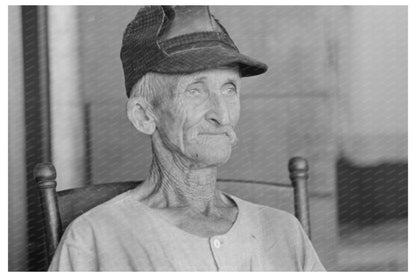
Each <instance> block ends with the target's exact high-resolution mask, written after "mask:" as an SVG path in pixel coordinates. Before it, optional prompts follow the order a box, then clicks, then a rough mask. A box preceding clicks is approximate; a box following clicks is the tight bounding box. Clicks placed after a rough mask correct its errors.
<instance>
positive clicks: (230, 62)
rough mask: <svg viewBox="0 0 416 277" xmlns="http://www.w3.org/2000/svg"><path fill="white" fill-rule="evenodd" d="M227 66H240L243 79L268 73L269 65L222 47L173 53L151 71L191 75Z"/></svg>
mask: <svg viewBox="0 0 416 277" xmlns="http://www.w3.org/2000/svg"><path fill="white" fill-rule="evenodd" d="M227 66H238V67H239V68H240V73H241V77H249V76H255V75H259V74H262V73H264V72H266V70H267V65H266V64H264V63H262V62H260V61H257V60H255V59H253V58H250V57H248V56H246V55H243V54H240V53H238V52H237V51H235V50H232V49H228V48H225V47H221V46H215V47H203V48H194V49H187V50H183V51H180V52H177V53H173V54H171V55H169V56H168V57H166V58H165V59H163V60H162V61H161V62H159V63H158V64H157V65H156V66H155V67H153V68H152V69H151V71H153V72H158V73H167V74H175V73H177V74H190V73H193V72H197V71H202V70H207V69H214V68H220V67H227Z"/></svg>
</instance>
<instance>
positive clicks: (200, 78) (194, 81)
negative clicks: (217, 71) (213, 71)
mask: <svg viewBox="0 0 416 277" xmlns="http://www.w3.org/2000/svg"><path fill="white" fill-rule="evenodd" d="M206 79H207V77H205V76H200V77H197V78H195V79H193V80H192V83H198V82H201V81H205V80H206Z"/></svg>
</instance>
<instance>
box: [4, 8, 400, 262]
mask: <svg viewBox="0 0 416 277" xmlns="http://www.w3.org/2000/svg"><path fill="white" fill-rule="evenodd" d="M137 10H138V7H132V6H124V7H117V6H106V7H98V6H82V7H65V6H59V7H50V8H49V14H50V15H51V16H50V19H51V20H52V19H53V18H55V19H56V20H60V24H62V26H66V28H69V30H59V28H55V29H52V28H51V30H52V33H50V39H52V38H53V37H55V38H58V37H59V35H62V34H63V33H65V38H66V39H67V38H68V36H71V37H72V38H73V42H72V43H71V45H70V47H68V44H67V43H66V42H65V41H64V40H55V41H54V42H53V43H50V46H51V47H55V48H54V49H55V50H66V51H67V52H66V53H65V57H66V59H65V60H67V62H66V63H65V62H64V63H63V64H61V66H67V67H68V68H66V70H65V71H60V70H55V71H54V72H55V74H52V75H51V78H52V79H51V82H52V83H55V84H57V86H56V87H61V88H66V87H71V88H73V89H74V90H77V91H76V93H75V92H74V94H73V95H77V101H79V102H76V103H78V104H77V105H76V107H75V108H76V109H77V111H78V115H77V116H76V117H75V118H71V117H70V116H67V119H71V120H70V122H71V125H59V124H57V125H55V126H56V127H54V129H53V130H52V137H53V138H54V140H53V144H54V145H53V157H54V162H55V161H56V164H55V165H56V167H57V170H58V172H60V171H65V173H67V174H66V176H60V177H59V174H58V178H61V179H59V182H60V183H62V186H60V189H63V188H68V187H73V186H80V185H82V184H83V181H82V180H86V182H87V183H88V184H96V183H102V182H112V181H120V180H137V179H143V178H145V176H146V175H147V172H148V168H149V165H150V159H151V153H150V141H149V138H147V137H146V136H144V135H142V134H140V133H138V132H137V131H135V129H134V128H133V127H132V126H131V125H130V124H129V122H128V120H127V117H126V115H125V103H126V100H127V98H126V95H125V91H124V78H123V75H122V67H121V62H120V59H119V51H120V47H121V39H122V34H123V31H124V28H125V27H126V25H127V23H128V22H129V21H130V20H131V19H132V18H133V17H134V16H135V14H136V12H137ZM211 10H212V12H213V14H215V16H216V17H217V18H218V19H219V20H220V21H221V22H222V23H223V25H224V26H225V27H226V28H227V30H228V32H229V33H230V35H231V37H232V38H233V40H234V41H235V43H236V44H237V46H238V47H239V49H240V51H241V52H242V53H245V54H247V55H250V56H253V57H255V58H257V59H259V60H261V61H264V62H266V63H267V64H268V65H269V70H268V72H267V73H266V74H264V75H260V76H257V77H250V78H245V79H243V91H242V98H241V100H242V114H241V119H240V125H239V126H238V129H237V135H238V137H239V144H238V146H237V147H236V148H235V149H234V151H233V154H232V157H231V159H230V161H229V162H228V163H227V164H226V165H225V166H223V167H222V168H220V171H219V175H220V176H219V177H222V178H241V179H244V178H246V179H256V180H262V181H279V182H288V181H289V180H288V176H287V161H288V159H289V158H290V157H292V156H296V155H301V156H304V157H306V158H307V159H308V160H309V162H310V167H311V170H310V173H311V174H310V187H309V190H310V196H311V199H310V202H311V203H310V204H311V215H312V240H313V243H314V245H315V247H316V249H317V251H318V254H319V256H320V257H321V260H322V262H323V263H324V265H325V266H326V268H327V269H329V270H334V269H341V270H348V269H354V268H358V267H355V266H356V265H353V264H351V263H349V264H348V262H349V261H352V260H354V257H356V259H355V260H354V261H357V263H360V262H361V261H362V260H365V259H366V258H368V257H369V256H371V255H369V254H368V253H369V252H368V251H367V250H368V249H362V248H360V249H358V248H357V249H356V248H353V249H350V248H348V249H346V248H345V245H347V246H350V245H353V244H354V243H355V244H356V245H358V246H360V245H362V244H363V242H362V241H360V242H358V243H356V241H354V242H352V240H348V242H347V243H345V242H344V240H343V239H344V238H343V236H342V234H341V236H340V232H339V229H340V226H341V227H342V228H341V231H342V230H344V229H345V228H344V227H345V226H344V225H339V222H338V209H342V210H341V213H340V214H344V215H346V217H347V218H358V216H357V214H360V213H362V211H368V209H366V208H365V207H366V206H362V203H363V201H366V202H371V201H369V199H370V200H372V199H375V198H374V196H375V195H376V193H375V191H376V190H377V188H376V187H375V186H374V185H373V184H374V181H375V180H379V179H377V178H378V177H377V170H379V169H376V170H369V171H365V173H363V174H364V175H360V174H361V173H357V172H359V171H358V170H357V168H360V169H361V167H363V166H370V167H371V166H373V167H374V166H377V165H379V164H380V163H384V162H390V163H401V165H402V167H401V168H402V169H401V171H392V173H391V174H390V175H389V176H390V177H389V178H390V179H391V181H390V182H389V184H390V185H389V187H390V188H392V189H393V190H392V191H390V192H389V193H390V195H396V196H397V197H394V199H395V200H397V199H399V201H401V202H402V203H406V205H405V206H404V205H402V206H400V208H398V209H399V210H400V209H401V211H402V210H406V209H407V178H406V179H403V176H404V173H403V172H406V173H405V174H406V175H407V27H406V26H407V8H406V7H388V6H385V7H362V6H360V7H343V6H338V7H325V6H293V7H290V6H262V7H248V6H245V7H243V6H234V7H227V6H221V7H211ZM60 14H61V15H62V16H61V17H60V16H59V15H60ZM63 15H65V16H68V15H70V17H69V18H67V20H68V22H67V23H68V24H65V22H62V20H64V16H63ZM10 16H12V17H13V18H14V20H15V21H11V22H12V23H10V25H9V26H14V27H16V26H18V21H19V18H18V14H17V11H15V13H13V11H12V10H9V17H10ZM51 24H52V23H51ZM54 26H55V27H56V26H57V25H54ZM9 28H11V27H9ZM10 30H12V29H10ZM51 30H50V32H51ZM15 32H18V31H15ZM18 40H19V36H17V35H15V36H13V37H11V38H10V37H9V49H13V50H14V49H18V45H19V44H18V43H19V41H18ZM60 43H61V44H65V45H62V46H66V48H65V49H64V48H62V47H60ZM10 46H12V47H10ZM16 47H17V48H16ZM54 49H51V52H50V55H52V56H53V53H58V52H59V51H58V52H57V51H55V52H54ZM13 55H15V56H13ZM13 55H12V56H11V57H12V59H14V60H16V61H17V63H19V60H18V58H19V57H20V56H19V52H13ZM9 58H10V56H9ZM58 58H59V56H58ZM60 62H62V61H60ZM9 64H10V63H9ZM54 64H55V66H56V63H54ZM9 66H10V65H9ZM52 67H53V65H52ZM12 70H17V71H19V70H21V69H19V67H11V68H10V71H9V75H10V74H11V72H13V71H12ZM65 72H72V74H71V78H66V76H65V74H64V73H65ZM59 73H61V74H59ZM74 74H76V76H75V75H74ZM13 78H15V79H16V80H15V82H18V81H17V79H19V78H21V76H20V77H19V75H18V74H17V75H14V77H13ZM74 78H75V79H76V83H77V85H76V86H75V85H74V82H73V80H74ZM66 84H67V85H68V86H66ZM15 89H16V90H19V88H18V87H16V88H14V87H13V88H11V89H9V93H10V91H11V90H15ZM51 93H52V94H53V96H54V97H55V100H54V103H56V104H53V106H52V111H55V112H56V111H57V112H60V111H64V110H67V111H70V110H71V109H74V103H75V102H73V101H72V102H71V101H64V100H65V99H66V98H65V95H64V94H63V93H64V92H63V90H62V89H56V88H55V89H52V92H51ZM16 101H19V100H16ZM67 102H70V103H67ZM9 106H10V105H9ZM13 107H14V108H13V109H12V112H13V114H11V116H10V115H9V122H14V121H10V120H14V119H15V118H18V116H19V112H22V111H21V110H19V108H18V107H19V106H18V105H17V106H16V105H14V106H13ZM81 114H82V116H80V115H81ZM13 116H15V117H13ZM16 116H17V117H16ZM60 116H61V117H62V114H61V115H60ZM54 118H55V120H56V117H54ZM54 118H52V121H53V120H54ZM64 118H65V117H64ZM80 119H82V120H80ZM75 122H76V123H75ZM14 124H15V125H13V126H16V127H17V128H18V126H19V125H18V121H16V123H14ZM55 124H56V123H55ZM63 126H70V128H73V130H74V131H73V132H72V134H77V135H76V136H72V137H68V136H67V137H66V139H69V140H70V141H69V143H67V144H66V145H71V146H70V147H62V144H60V139H58V138H59V137H60V136H61V138H64V139H65V137H62V134H63V132H60V128H62V127H63ZM68 128H69V127H68ZM64 131H65V132H67V131H68V130H64ZM9 133H10V134H11V135H12V134H16V132H15V133H13V132H12V131H10V130H9ZM68 134H71V133H68ZM77 145H79V146H77ZM387 146H388V147H387ZM12 147H21V145H20V144H19V140H16V141H14V142H13V144H12ZM387 148H388V149H387ZM10 149H16V148H10ZM82 151H83V152H84V153H85V155H84V156H82V155H81V156H80V155H79V153H80V152H82ZM74 153H78V154H77V155H76V156H77V157H78V159H79V160H80V163H81V164H85V167H84V168H83V170H79V171H77V170H76V169H73V170H70V169H69V168H68V167H67V166H66V165H65V160H66V159H65V158H64V157H66V156H67V155H70V156H71V157H74V156H75V155H74ZM15 157H17V158H16V159H14V160H13V161H18V157H19V156H15ZM9 159H10V153H9ZM345 161H347V163H345ZM9 164H10V165H11V167H10V165H9V172H10V170H16V171H15V172H16V174H14V175H12V176H13V177H12V179H10V181H9V186H11V185H13V188H14V190H9V192H10V193H9V202H10V203H11V204H10V205H9V212H10V211H13V212H14V211H16V214H17V211H19V210H18V209H17V208H16V207H17V206H16V205H15V206H13V203H12V202H11V201H12V200H13V199H18V195H19V190H20V191H21V192H22V191H24V190H25V188H23V187H21V185H20V186H19V185H18V184H19V181H18V180H19V179H18V178H19V176H21V175H19V174H18V172H20V171H19V170H20V168H21V167H20V166H19V163H18V162H14V163H10V162H9ZM346 168H347V169H348V170H349V171H345V169H346ZM404 168H405V169H406V171H404ZM350 169H352V170H350ZM343 170H344V171H343ZM342 172H343V173H342ZM22 174H23V173H22ZM337 178H338V180H337ZM357 178H358V179H357ZM390 179H389V180H390ZM343 180H344V181H343ZM345 180H347V182H345ZM364 180H365V182H364ZM20 184H21V183H20ZM376 184H377V183H376ZM403 188H405V189H406V193H404V191H403ZM357 191H358V192H359V193H358V195H359V197H357V196H356V195H357ZM362 192H364V193H366V195H367V196H368V197H367V198H366V197H361V196H362V195H363V194H362ZM379 192H380V191H379ZM393 192H394V193H393ZM354 193H355V194H354ZM378 195H380V194H378ZM341 197H342V198H341ZM10 199H11V200H10ZM357 199H358V200H357ZM378 199H380V198H378ZM381 199H383V198H381ZM23 202H24V201H23ZM339 203H340V204H342V205H339ZM377 203H379V204H377V205H379V206H376V207H375V209H372V210H371V211H372V212H370V213H369V216H370V218H371V217H373V215H374V213H377V212H379V211H382V210H386V209H388V199H383V200H382V201H379V202H377ZM24 204H25V203H24ZM360 205H361V206H360ZM21 207H24V205H23V206H21ZM21 207H20V209H21V210H20V212H19V216H21V217H20V218H22V219H23V218H24V208H23V210H22V208H21ZM357 207H360V208H357ZM363 207H364V208H363ZM10 214H13V213H10ZM367 214H368V212H367ZM400 216H401V217H402V218H406V217H407V213H406V214H403V213H402V214H401V215H400ZM394 217H397V214H396V216H394ZM344 219H345V217H344ZM343 222H344V221H343ZM345 222H349V221H348V220H346V221H345ZM9 226H12V230H25V225H24V222H22V221H21V222H20V223H14V224H11V223H10V222H9ZM19 226H21V228H19ZM348 226H349V225H348ZM348 226H347V227H348ZM361 227H362V226H361V225H358V229H361ZM389 228H390V229H388V230H391V229H395V230H399V231H400V234H399V235H398V237H400V239H401V240H400V242H397V241H395V240H394V241H393V242H392V237H391V236H386V235H385V233H382V234H381V235H380V236H381V237H383V238H388V239H389V240H390V242H391V244H389V245H387V249H396V248H397V247H396V246H397V245H399V248H397V251H396V252H397V253H399V254H400V255H401V256H400V258H401V259H402V261H405V262H406V264H405V267H406V268H407V250H404V248H403V247H402V246H405V247H407V237H405V236H404V235H403V234H404V233H406V234H407V231H406V230H407V221H406V223H403V224H402V225H400V228H397V225H394V224H390V225H389ZM347 229H348V228H347ZM348 230H349V229H348ZM354 230H356V229H354ZM383 230H387V229H383ZM367 233H369V234H371V233H373V234H374V232H373V231H372V230H370V231H367ZM390 233H392V232H390ZM20 234H21V235H22V236H23V237H21V238H24V234H25V232H21V233H20ZM354 234H355V233H354ZM395 234H396V233H395ZM19 238H20V237H19ZM377 243H378V242H377ZM10 244H11V245H12V246H13V247H15V248H16V247H17V248H19V247H18V246H17V245H18V239H17V238H16V239H12V240H11V241H10ZM377 245H378V247H379V246H380V244H377ZM395 247H396V248H395ZM9 249H14V248H9ZM385 249H386V248H380V247H379V248H377V249H376V250H375V251H374V256H380V257H381V256H383V255H380V253H385ZM406 249H407V248H406ZM354 251H355V252H354ZM366 251H367V252H366ZM396 252H395V253H393V254H392V255H389V257H392V259H396V256H397V255H396ZM9 253H10V252H9ZM17 256H18V254H16V253H15V252H13V253H12V255H10V257H11V259H12V261H11V262H9V267H10V268H12V269H13V268H14V269H15V270H18V269H19V268H24V267H25V266H24V259H23V258H20V259H18V258H17ZM378 263H379V264H380V263H381V264H388V265H390V264H389V263H388V262H387V263H386V261H385V260H379V261H378ZM19 266H20V267H19ZM361 268H363V267H361ZM383 268H384V269H386V268H387V269H388V270H397V269H402V268H403V267H397V266H396V264H394V266H387V267H383ZM364 269H368V270H377V267H375V266H374V265H372V267H367V268H364Z"/></svg>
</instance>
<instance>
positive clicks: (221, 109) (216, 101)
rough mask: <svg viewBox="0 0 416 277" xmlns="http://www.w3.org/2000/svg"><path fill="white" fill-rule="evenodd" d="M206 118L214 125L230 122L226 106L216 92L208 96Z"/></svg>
mask: <svg viewBox="0 0 416 277" xmlns="http://www.w3.org/2000/svg"><path fill="white" fill-rule="evenodd" d="M206 119H207V121H208V122H210V123H212V124H214V125H215V126H221V125H229V124H230V115H229V110H228V106H227V103H226V101H225V100H224V99H222V97H221V96H219V95H217V94H213V95H211V96H210V110H209V111H208V112H207V114H206Z"/></svg>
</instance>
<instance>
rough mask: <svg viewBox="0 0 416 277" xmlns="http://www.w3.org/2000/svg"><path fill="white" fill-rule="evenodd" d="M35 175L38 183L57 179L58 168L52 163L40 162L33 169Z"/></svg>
mask: <svg viewBox="0 0 416 277" xmlns="http://www.w3.org/2000/svg"><path fill="white" fill-rule="evenodd" d="M33 175H34V176H35V180H36V182H37V183H42V182H47V181H55V179H56V170H55V167H54V166H53V164H52V163H39V164H37V165H36V166H35V168H34V169H33Z"/></svg>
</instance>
